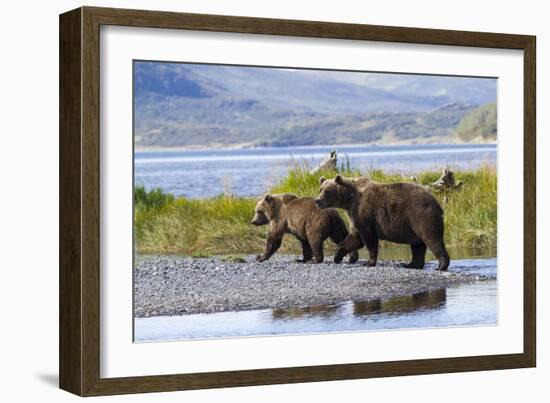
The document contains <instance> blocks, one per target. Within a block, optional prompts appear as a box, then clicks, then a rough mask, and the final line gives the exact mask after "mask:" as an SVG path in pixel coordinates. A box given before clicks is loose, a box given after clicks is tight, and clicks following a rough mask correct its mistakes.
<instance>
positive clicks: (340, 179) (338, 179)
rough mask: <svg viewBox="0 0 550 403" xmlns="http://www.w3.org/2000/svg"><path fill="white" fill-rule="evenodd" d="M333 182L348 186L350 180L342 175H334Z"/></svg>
mask: <svg viewBox="0 0 550 403" xmlns="http://www.w3.org/2000/svg"><path fill="white" fill-rule="evenodd" d="M334 182H336V183H337V184H339V185H340V186H350V185H351V182H350V181H349V180H347V179H346V178H344V177H343V176H342V175H336V178H334Z"/></svg>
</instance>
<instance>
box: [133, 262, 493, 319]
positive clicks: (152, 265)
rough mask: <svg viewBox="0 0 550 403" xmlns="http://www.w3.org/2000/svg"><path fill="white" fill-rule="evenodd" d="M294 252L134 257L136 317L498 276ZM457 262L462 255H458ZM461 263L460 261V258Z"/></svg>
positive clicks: (325, 299) (393, 291)
mask: <svg viewBox="0 0 550 403" xmlns="http://www.w3.org/2000/svg"><path fill="white" fill-rule="evenodd" d="M295 258H296V256H294V255H283V254H280V255H275V256H273V257H272V258H271V259H270V260H268V261H267V262H263V263H257V262H255V260H254V256H251V255H249V256H246V257H244V259H243V260H244V262H235V261H227V260H224V258H223V257H219V256H218V257H211V258H191V257H183V256H175V255H162V256H161V255H147V256H138V258H137V259H136V267H135V269H134V304H135V305H134V316H135V317H136V318H146V317H154V316H176V315H188V314H195V313H214V312H228V311H244V310H256V309H275V308H292V307H307V306H315V305H327V304H337V303H342V302H345V301H368V300H375V299H382V300H383V299H389V298H393V297H398V296H405V295H412V294H416V293H420V292H425V291H433V290H437V289H442V288H448V287H455V286H459V285H465V284H472V283H475V282H478V281H487V280H493V279H495V278H496V277H494V276H487V275H480V274H471V273H464V272H460V271H454V270H453V267H452V266H451V270H450V271H448V272H437V271H435V270H433V269H434V268H435V262H429V263H428V264H427V268H425V269H424V270H414V269H405V268H401V267H399V264H400V263H401V262H396V261H388V260H386V261H380V262H379V263H378V265H377V266H376V267H374V268H370V267H366V266H363V265H362V264H361V263H358V264H353V265H350V264H347V263H343V264H334V263H332V257H331V256H327V257H325V263H321V264H313V263H306V264H303V263H295V262H294V259H295ZM457 262H460V261H457ZM457 264H459V263H457Z"/></svg>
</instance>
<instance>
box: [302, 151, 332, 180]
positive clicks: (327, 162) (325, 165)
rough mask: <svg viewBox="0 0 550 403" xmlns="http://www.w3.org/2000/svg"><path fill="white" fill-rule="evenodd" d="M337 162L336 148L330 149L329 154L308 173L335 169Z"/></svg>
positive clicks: (312, 173)
mask: <svg viewBox="0 0 550 403" xmlns="http://www.w3.org/2000/svg"><path fill="white" fill-rule="evenodd" d="M337 163H338V157H337V155H336V150H332V151H331V152H330V154H329V155H327V157H326V158H325V159H324V160H323V161H322V162H321V163H320V164H319V165H318V166H317V167H316V168H313V169H312V170H310V171H309V173H310V175H314V174H316V173H318V172H321V171H335V170H336V166H337Z"/></svg>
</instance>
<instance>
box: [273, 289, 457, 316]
mask: <svg viewBox="0 0 550 403" xmlns="http://www.w3.org/2000/svg"><path fill="white" fill-rule="evenodd" d="M446 301H447V290H446V289H445V288H443V289H439V290H432V291H424V292H419V293H416V294H412V295H406V296H402V297H395V298H389V299H384V300H383V299H375V300H370V301H352V302H351V303H346V304H340V305H334V304H332V305H316V306H308V307H292V308H277V309H272V310H271V317H272V318H273V319H274V320H294V319H303V318H318V319H331V318H332V317H335V316H343V314H344V313H345V312H344V311H346V310H347V309H349V307H350V305H351V314H352V315H353V316H356V317H361V316H369V315H377V314H402V313H408V312H414V311H417V310H421V309H439V308H441V307H443V306H444V305H445V302H446Z"/></svg>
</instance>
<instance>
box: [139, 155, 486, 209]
mask: <svg viewBox="0 0 550 403" xmlns="http://www.w3.org/2000/svg"><path fill="white" fill-rule="evenodd" d="M333 148H334V147H330V146H310V147H288V148H287V147H277V148H252V149H209V150H190V151H153V152H139V151H138V152H136V153H135V156H134V181H135V184H136V185H142V186H145V188H146V189H148V190H150V189H153V188H157V187H159V188H161V189H162V190H164V191H165V192H169V193H173V194H175V195H176V196H185V197H190V198H202V197H211V196H217V195H220V194H224V193H231V194H233V195H235V196H257V195H260V194H262V193H264V192H265V191H266V190H267V189H269V187H270V186H272V185H273V184H275V183H276V182H277V181H278V180H279V179H280V178H282V177H284V176H285V174H286V172H287V171H288V169H289V168H290V167H292V166H294V165H295V164H296V163H300V164H303V163H305V164H308V165H309V166H311V167H314V166H316V165H317V164H318V163H319V162H320V161H322V160H323V158H324V157H325V156H326V155H327V154H328V153H329V152H330V150H331V149H333ZM335 148H336V149H337V150H338V152H339V160H340V162H344V161H345V158H346V157H347V158H348V159H349V163H350V165H351V167H352V168H354V169H360V170H361V171H366V170H369V169H372V168H376V169H382V170H384V171H386V172H398V173H403V174H415V173H417V172H420V171H425V170H428V169H433V170H438V171H439V170H442V168H444V167H450V168H452V169H455V170H458V169H468V168H476V167H479V166H480V165H481V164H495V163H496V156H497V147H496V145H491V144H480V145H475V144H474V145H470V144H468V145H444V144H443V145H441V144H437V145H425V144H424V145H400V146H338V147H335Z"/></svg>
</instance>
